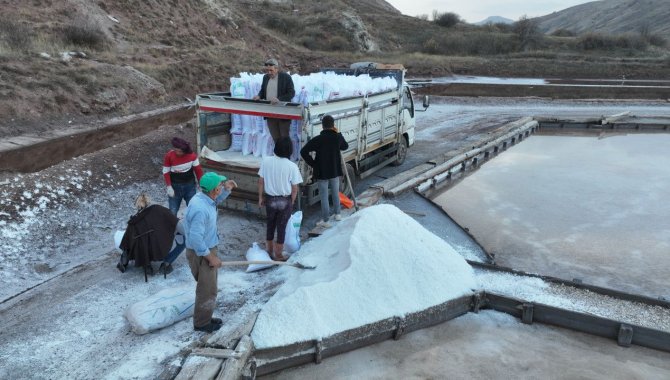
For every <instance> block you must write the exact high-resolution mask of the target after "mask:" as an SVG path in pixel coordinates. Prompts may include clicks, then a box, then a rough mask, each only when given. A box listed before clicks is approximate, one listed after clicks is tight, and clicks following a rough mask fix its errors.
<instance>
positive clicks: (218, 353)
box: [191, 347, 240, 359]
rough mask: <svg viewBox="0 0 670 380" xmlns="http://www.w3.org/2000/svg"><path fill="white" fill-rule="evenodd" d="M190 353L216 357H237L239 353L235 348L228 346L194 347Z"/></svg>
mask: <svg viewBox="0 0 670 380" xmlns="http://www.w3.org/2000/svg"><path fill="white" fill-rule="evenodd" d="M191 354H192V355H198V356H206V357H209V358H218V359H230V358H233V359H238V358H239V357H240V354H239V353H237V352H236V351H235V350H231V349H228V348H208V347H205V348H196V349H194V350H193V352H192V353H191Z"/></svg>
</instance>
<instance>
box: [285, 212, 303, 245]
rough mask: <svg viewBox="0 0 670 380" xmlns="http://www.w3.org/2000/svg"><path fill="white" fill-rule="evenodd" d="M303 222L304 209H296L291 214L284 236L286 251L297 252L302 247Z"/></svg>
mask: <svg viewBox="0 0 670 380" xmlns="http://www.w3.org/2000/svg"><path fill="white" fill-rule="evenodd" d="M301 224H302V211H296V212H294V213H293V215H291V218H290V219H289V220H288V224H287V225H286V235H285V237H284V251H285V252H288V253H295V252H296V251H297V250H299V249H300V225H301Z"/></svg>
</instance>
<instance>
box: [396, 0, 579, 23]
mask: <svg viewBox="0 0 670 380" xmlns="http://www.w3.org/2000/svg"><path fill="white" fill-rule="evenodd" d="M386 1H387V2H388V3H390V4H391V5H393V6H394V7H395V8H396V9H398V10H399V11H400V12H402V13H403V14H406V15H409V16H416V15H420V14H427V15H428V16H431V17H432V14H433V10H437V11H438V12H440V13H444V12H453V13H456V14H457V15H459V16H461V18H463V19H465V21H467V22H479V21H482V20H484V19H486V18H487V17H489V16H502V17H507V18H509V19H512V20H514V21H516V20H518V19H519V18H520V17H521V16H523V15H526V16H528V17H536V16H544V15H547V14H549V13H551V12H555V11H560V10H563V9H565V8H570V7H572V6H574V5H577V4H583V3H588V2H590V1H591V0H534V1H533V0H469V1H468V0H465V1H464V0H386Z"/></svg>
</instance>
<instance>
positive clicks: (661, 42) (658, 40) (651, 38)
mask: <svg viewBox="0 0 670 380" xmlns="http://www.w3.org/2000/svg"><path fill="white" fill-rule="evenodd" d="M647 42H649V44H650V45H653V46H656V47H665V46H666V45H667V44H668V41H667V40H666V39H665V38H663V37H662V36H661V35H660V34H655V33H651V34H649V35H648V36H647Z"/></svg>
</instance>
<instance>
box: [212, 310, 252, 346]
mask: <svg viewBox="0 0 670 380" xmlns="http://www.w3.org/2000/svg"><path fill="white" fill-rule="evenodd" d="M259 312H260V311H258V310H254V311H253V312H252V313H250V314H249V316H248V317H247V319H246V321H245V322H244V323H241V324H239V325H237V326H234V327H233V328H232V330H229V329H225V328H222V329H220V330H219V331H217V332H215V333H214V334H212V335H211V336H210V337H209V339H207V345H209V346H212V347H224V348H233V347H235V346H236V345H237V344H238V342H239V340H240V339H241V338H242V337H243V336H245V335H249V334H251V330H253V328H254V325H255V324H256V318H258V313H259ZM224 327H225V326H224Z"/></svg>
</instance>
